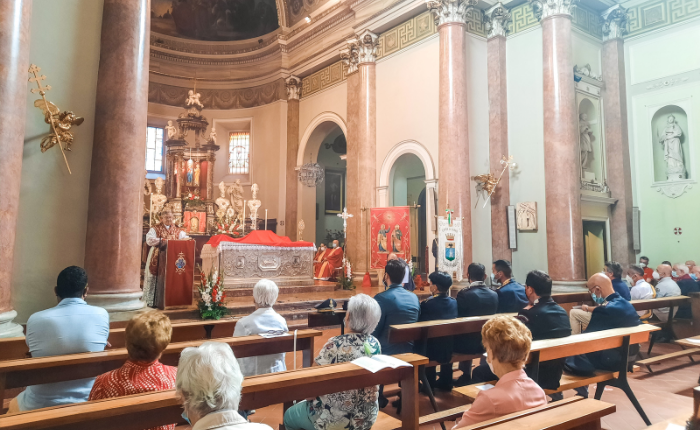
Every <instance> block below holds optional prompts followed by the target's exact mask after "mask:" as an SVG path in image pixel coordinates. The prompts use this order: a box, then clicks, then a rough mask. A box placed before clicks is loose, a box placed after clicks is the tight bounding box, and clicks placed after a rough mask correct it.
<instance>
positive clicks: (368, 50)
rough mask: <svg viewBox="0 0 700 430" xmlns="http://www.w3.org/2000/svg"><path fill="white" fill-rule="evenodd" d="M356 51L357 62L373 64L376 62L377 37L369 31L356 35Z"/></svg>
mask: <svg viewBox="0 0 700 430" xmlns="http://www.w3.org/2000/svg"><path fill="white" fill-rule="evenodd" d="M356 43H357V49H358V53H359V57H360V58H359V62H360V64H362V63H374V62H375V61H377V47H378V46H379V36H377V35H376V34H374V33H372V32H371V31H369V30H364V31H362V32H361V33H360V34H358V35H357V42H356Z"/></svg>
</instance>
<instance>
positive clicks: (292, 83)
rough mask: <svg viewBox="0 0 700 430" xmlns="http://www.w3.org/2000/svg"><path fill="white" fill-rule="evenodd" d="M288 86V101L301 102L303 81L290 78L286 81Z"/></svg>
mask: <svg viewBox="0 0 700 430" xmlns="http://www.w3.org/2000/svg"><path fill="white" fill-rule="evenodd" d="M285 82H286V84H287V100H299V97H301V79H299V78H297V77H296V76H290V77H288V78H287V79H285Z"/></svg>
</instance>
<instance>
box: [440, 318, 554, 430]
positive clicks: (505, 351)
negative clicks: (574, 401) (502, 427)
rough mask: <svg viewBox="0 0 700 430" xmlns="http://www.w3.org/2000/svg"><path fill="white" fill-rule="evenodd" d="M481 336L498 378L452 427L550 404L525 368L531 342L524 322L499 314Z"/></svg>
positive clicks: (493, 370) (488, 361)
mask: <svg viewBox="0 0 700 430" xmlns="http://www.w3.org/2000/svg"><path fill="white" fill-rule="evenodd" d="M481 337H482V342H483V344H484V348H486V355H487V357H486V362H487V363H488V365H489V367H490V368H491V371H492V372H493V373H495V374H496V376H498V382H497V383H496V385H495V386H494V387H493V388H491V389H490V390H484V391H481V392H480V393H479V395H477V396H476V399H475V400H474V403H472V407H471V408H470V409H469V410H467V411H465V412H464V415H462V419H461V420H459V421H458V422H457V424H456V425H455V426H454V427H452V428H453V429H457V428H461V427H466V426H469V425H472V424H475V423H480V422H482V421H486V420H490V419H493V418H498V417H500V416H503V415H507V414H512V413H514V412H519V411H523V410H525V409H530V408H535V407H537V406H542V405H546V404H547V396H545V394H544V391H542V388H540V386H539V385H537V383H536V382H535V381H533V380H532V379H530V378H529V377H528V376H527V374H526V373H525V370H524V369H523V366H524V365H525V361H526V360H527V355H528V353H529V352H530V345H531V344H532V334H531V333H530V330H529V329H528V328H527V327H525V324H523V323H521V322H520V321H518V320H517V319H515V318H513V317H510V316H505V315H501V316H497V317H494V318H493V319H491V320H489V321H488V322H487V323H486V324H484V326H483V327H482V328H481Z"/></svg>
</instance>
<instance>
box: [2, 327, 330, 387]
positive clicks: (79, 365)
mask: <svg viewBox="0 0 700 430" xmlns="http://www.w3.org/2000/svg"><path fill="white" fill-rule="evenodd" d="M321 334H322V332H320V331H318V330H299V331H298V333H297V345H296V349H297V351H302V352H303V360H302V361H303V363H302V364H303V367H311V366H312V365H313V354H314V341H315V338H316V337H319V336H321ZM215 340H216V341H217V342H223V343H227V344H228V345H230V346H231V349H232V350H233V353H234V355H235V356H236V357H237V358H243V357H255V356H259V355H267V354H275V353H282V352H292V351H293V350H294V337H293V335H291V334H290V335H288V336H280V337H273V338H269V339H266V338H264V337H261V336H258V335H254V336H241V337H226V338H220V339H215ZM207 341H208V340H207V339H205V340H196V341H187V342H175V343H171V344H170V345H168V346H167V347H166V348H165V350H164V351H163V355H162V356H161V358H160V362H161V363H163V364H166V365H170V366H177V363H178V361H179V360H180V353H181V352H182V350H183V349H185V348H188V347H191V346H199V345H201V344H202V343H204V342H207ZM127 359H128V353H127V351H126V348H116V349H111V350H107V351H100V352H85V353H81V354H70V355H57V356H51V357H38V358H25V359H21V360H8V361H1V362H0V400H2V399H4V398H5V390H8V389H13V388H21V387H26V386H30V385H38V384H49V383H54V382H65V381H73V380H76V379H82V378H94V377H97V376H99V375H101V374H103V373H106V372H109V371H111V370H114V369H118V368H119V367H121V366H122V365H123V364H124V362H125V361H126V360H127Z"/></svg>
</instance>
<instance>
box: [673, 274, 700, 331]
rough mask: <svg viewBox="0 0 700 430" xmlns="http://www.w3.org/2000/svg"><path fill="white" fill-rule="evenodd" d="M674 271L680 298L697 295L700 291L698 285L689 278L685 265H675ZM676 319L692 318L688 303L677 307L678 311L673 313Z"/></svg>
mask: <svg viewBox="0 0 700 430" xmlns="http://www.w3.org/2000/svg"><path fill="white" fill-rule="evenodd" d="M674 269H675V272H676V275H677V276H678V281H676V284H678V288H680V290H681V295H682V296H690V293H697V292H698V291H700V285H698V283H697V282H695V280H693V278H692V277H691V276H690V271H689V270H688V266H686V265H685V264H675V265H674ZM675 317H676V318H687V319H690V318H692V317H693V314H692V311H691V309H690V303H688V304H685V305H681V306H678V311H677V312H676V313H675Z"/></svg>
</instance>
